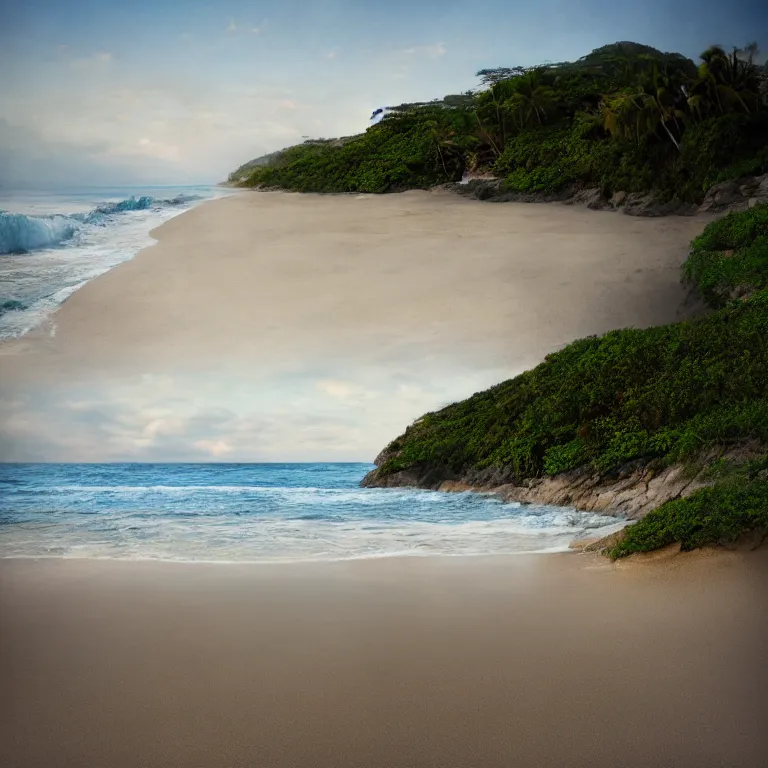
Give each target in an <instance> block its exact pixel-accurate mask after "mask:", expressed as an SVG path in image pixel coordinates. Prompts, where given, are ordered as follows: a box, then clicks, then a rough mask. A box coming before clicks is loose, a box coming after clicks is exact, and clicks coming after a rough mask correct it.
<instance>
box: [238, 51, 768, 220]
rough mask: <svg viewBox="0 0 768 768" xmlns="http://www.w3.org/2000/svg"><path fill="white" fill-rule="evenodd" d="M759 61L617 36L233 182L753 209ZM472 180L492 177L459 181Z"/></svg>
mask: <svg viewBox="0 0 768 768" xmlns="http://www.w3.org/2000/svg"><path fill="white" fill-rule="evenodd" d="M756 53H757V47H756V46H755V45H754V44H752V45H749V46H746V47H745V48H743V49H734V50H733V51H732V52H730V53H728V52H726V51H725V50H724V49H723V48H721V47H717V46H715V47H712V48H710V49H708V50H706V51H704V52H703V53H702V54H701V62H700V63H699V64H698V65H697V64H696V63H695V62H693V61H692V60H690V59H688V58H686V57H685V56H683V55H681V54H678V53H662V52H661V51H658V50H656V49H655V48H651V47H649V46H646V45H640V44H638V43H631V42H620V43H614V44H612V45H607V46H604V47H602V48H598V49H596V50H594V51H592V52H591V53H590V54H588V55H587V56H584V57H583V58H581V59H579V60H578V61H575V62H563V63H558V64H544V65H541V66H535V67H497V68H495V69H485V70H481V71H480V72H478V76H479V77H480V78H481V82H482V86H481V88H480V89H479V90H478V91H477V92H468V93H464V94H458V95H452V96H446V97H444V98H443V99H440V100H436V101H432V102H426V103H414V104H401V105H399V106H396V107H390V108H388V110H387V113H386V115H385V117H384V119H383V120H381V122H379V123H378V124H376V125H373V126H371V127H370V128H369V129H368V130H367V131H366V132H365V133H363V134H361V135H358V136H351V137H346V138H341V139H315V140H310V141H306V142H304V143H303V144H299V145H297V146H294V147H290V148H288V149H286V150H283V151H280V152H276V153H272V154H271V155H266V156H264V157H262V158H258V159H257V160H254V161H251V162H250V163H246V164H245V165H243V166H241V167H240V168H238V169H237V170H236V171H234V172H233V173H232V174H231V175H230V177H229V183H230V184H234V185H237V186H244V187H261V188H279V189H287V190H294V191H300V192H335V193H339V192H369V193H378V192H396V191H402V190H405V189H423V188H429V187H433V186H436V185H442V184H454V185H455V186H456V188H457V191H462V192H465V193H469V194H471V195H475V196H477V197H480V198H482V199H492V200H524V201H534V200H581V201H583V202H585V203H587V204H588V205H590V207H615V208H621V209H622V210H624V211H625V212H626V213H634V214H640V215H643V214H645V215H659V214H667V213H673V212H677V213H692V212H694V211H695V210H696V207H697V206H698V205H700V204H702V202H706V203H707V205H706V208H707V210H717V209H725V208H727V207H729V206H732V205H733V204H738V203H741V204H743V206H744V207H746V205H747V204H748V201H749V199H750V198H755V197H757V198H758V199H759V198H765V199H768V185H763V187H760V180H758V181H756V182H755V181H754V179H755V177H759V176H761V175H762V174H765V173H766V172H768V138H767V137H768V73H767V72H766V68H765V67H764V66H761V65H759V64H757V63H756V61H755V58H756ZM476 175H479V176H484V177H487V176H492V177H493V178H492V179H491V180H490V181H489V180H488V179H487V178H486V179H480V180H476V181H473V182H471V183H470V184H469V185H458V184H456V182H459V181H460V180H461V179H462V178H465V179H466V178H467V177H468V176H469V177H471V176H476ZM737 180H742V183H740V184H739V183H734V182H735V181H737ZM715 185H720V188H718V189H716V190H714V191H713V195H712V199H711V200H708V201H706V200H705V198H706V196H707V191H708V190H710V189H711V188H712V187H713V186H715Z"/></svg>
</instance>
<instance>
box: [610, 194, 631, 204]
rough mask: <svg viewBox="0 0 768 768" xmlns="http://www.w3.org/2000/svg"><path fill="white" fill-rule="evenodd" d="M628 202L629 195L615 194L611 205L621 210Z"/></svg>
mask: <svg viewBox="0 0 768 768" xmlns="http://www.w3.org/2000/svg"><path fill="white" fill-rule="evenodd" d="M626 200H627V193H626V192H614V193H613V196H612V197H611V205H612V206H613V207H614V208H620V207H621V206H622V205H624V203H625V202H626Z"/></svg>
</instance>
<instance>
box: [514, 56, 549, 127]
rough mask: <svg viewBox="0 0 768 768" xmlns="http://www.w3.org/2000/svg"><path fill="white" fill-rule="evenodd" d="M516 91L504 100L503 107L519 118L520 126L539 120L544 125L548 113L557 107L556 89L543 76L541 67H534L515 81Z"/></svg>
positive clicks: (526, 125)
mask: <svg viewBox="0 0 768 768" xmlns="http://www.w3.org/2000/svg"><path fill="white" fill-rule="evenodd" d="M513 83H514V93H513V94H512V95H511V96H510V97H509V98H508V99H507V100H506V101H505V102H504V104H503V108H504V109H505V110H506V111H507V112H508V113H509V114H510V115H512V116H514V117H516V118H517V121H518V123H519V125H520V127H528V126H530V125H531V124H532V123H534V122H537V123H538V124H539V125H544V120H545V118H546V117H547V114H548V113H549V114H551V113H552V112H554V109H555V99H556V93H555V90H554V89H553V88H552V87H551V86H549V85H548V84H547V83H546V82H545V81H544V77H543V73H542V70H541V69H534V70H531V71H530V72H527V73H526V74H524V75H522V76H521V77H518V78H516V79H515V80H514V81H513Z"/></svg>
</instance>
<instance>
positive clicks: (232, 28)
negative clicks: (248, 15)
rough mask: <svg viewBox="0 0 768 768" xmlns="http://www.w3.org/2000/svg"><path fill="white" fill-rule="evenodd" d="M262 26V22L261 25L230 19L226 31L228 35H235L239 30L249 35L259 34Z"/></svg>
mask: <svg viewBox="0 0 768 768" xmlns="http://www.w3.org/2000/svg"><path fill="white" fill-rule="evenodd" d="M263 27H264V23H263V22H262V24H261V25H256V24H251V23H249V22H237V21H235V20H234V19H230V20H229V24H227V26H226V31H227V32H228V33H229V34H230V35H236V34H237V33H239V32H246V33H248V34H251V35H260V34H261V31H262V29H263Z"/></svg>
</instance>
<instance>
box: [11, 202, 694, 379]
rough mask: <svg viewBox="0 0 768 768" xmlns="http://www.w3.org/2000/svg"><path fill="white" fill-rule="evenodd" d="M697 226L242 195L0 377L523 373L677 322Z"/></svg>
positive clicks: (95, 288)
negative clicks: (414, 366) (475, 367)
mask: <svg viewBox="0 0 768 768" xmlns="http://www.w3.org/2000/svg"><path fill="white" fill-rule="evenodd" d="M705 223H706V222H705V220H703V219H702V218H700V217H697V218H680V217H672V218H664V219H655V220H652V219H641V218H634V217H629V216H623V215H618V214H614V213H609V212H596V211H589V210H587V209H584V208H581V207H569V206H564V205H526V204H504V205H501V204H497V205H493V204H487V203H486V204H483V203H478V202H476V201H471V200H465V199H462V198H459V197H457V196H454V195H451V194H447V193H443V194H440V193H429V192H409V193H404V194H399V195H386V196H378V197H377V196H370V195H362V196H359V197H354V196H344V195H342V196H336V195H329V196H318V195H296V194H286V193H257V192H252V193H242V194H239V195H236V196H234V197H230V198H225V199H222V200H217V201H212V202H208V203H205V204H203V205H201V206H199V207H197V208H195V209H193V210H192V211H189V212H187V213H185V214H183V215H181V216H178V217H176V218H174V219H172V220H170V221H169V222H167V223H165V224H163V225H162V226H161V227H159V228H158V229H156V230H155V231H154V232H153V236H154V237H156V238H157V239H158V240H159V243H158V244H157V245H155V246H153V247H150V248H147V249H145V250H144V251H143V252H142V253H140V254H139V255H138V256H137V257H136V258H134V259H133V260H132V261H129V262H126V263H124V264H121V265H119V266H118V267H116V268H115V269H113V270H111V271H110V272H109V273H107V274H105V275H103V276H101V277H99V278H97V279H96V280H93V281H92V282H90V283H88V284H87V285H85V286H84V287H83V288H81V289H80V290H78V291H77V292H76V293H75V294H74V295H73V296H72V297H71V298H70V299H69V300H68V301H67V302H66V303H65V304H64V306H63V307H62V308H61V309H60V310H59V312H58V313H57V314H56V315H55V317H54V319H53V321H52V322H51V323H47V324H46V325H45V326H44V327H42V328H40V329H39V330H37V331H35V332H33V333H30V334H28V335H27V336H25V337H23V338H22V339H19V340H17V341H14V342H11V343H6V344H3V345H2V346H1V347H0V352H1V353H2V357H0V373H1V374H2V377H3V378H4V379H5V378H6V377H10V378H11V380H13V379H14V378H15V377H16V376H21V375H23V371H20V369H27V368H30V369H35V370H36V371H38V372H45V373H49V374H56V375H82V373H83V372H84V371H85V372H86V373H87V374H93V373H98V372H103V371H108V372H110V373H112V372H115V371H132V370H141V371H157V370H160V371H163V370H167V369H169V368H171V367H173V368H184V369H193V370H194V369H211V368H216V367H217V366H218V365H219V364H221V363H227V362H235V363H236V364H239V365H243V364H247V363H249V362H258V363H259V364H260V365H262V366H267V365H268V366H273V367H280V366H285V365H291V364H295V363H296V362H297V361H298V362H301V363H305V362H306V361H307V359H311V358H317V357H327V356H329V355H330V356H331V357H332V358H334V359H337V360H340V359H344V358H345V359H352V360H355V361H357V362H358V363H360V362H361V356H362V361H367V362H370V363H376V362H384V363H389V362H391V363H394V364H402V363H403V362H407V361H414V360H422V359H423V358H424V356H425V355H426V356H429V357H431V358H435V357H447V358H448V359H450V360H451V361H452V362H453V363H455V364H457V365H460V364H461V363H462V361H463V362H466V363H470V362H475V363H481V364H483V365H486V366H487V365H490V364H493V365H494V366H497V367H500V366H507V367H508V368H510V369H515V370H522V368H523V367H527V366H528V365H530V364H535V363H537V362H539V361H540V360H541V358H542V357H543V355H544V354H546V353H547V352H549V351H552V350H553V349H556V348H558V347H559V346H561V345H563V344H566V343H568V342H570V341H572V340H573V339H575V338H578V337H581V336H586V335H589V334H592V333H600V332H605V331H607V330H610V329H612V328H620V327H625V326H630V325H631V326H637V327H644V326H648V325H659V324H663V323H667V322H674V321H676V320H678V319H680V316H681V305H682V304H683V302H684V300H685V297H686V292H685V290H684V289H683V288H682V287H681V285H680V265H681V263H682V262H683V260H684V259H685V257H686V255H687V246H688V243H689V241H690V240H691V238H692V237H694V236H695V235H696V234H698V233H699V232H700V231H701V229H702V228H703V227H704V225H705ZM685 311H687V310H683V312H685ZM54 328H55V333H54V334H52V333H51V331H52V330H53V329H54ZM8 358H11V360H8Z"/></svg>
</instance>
